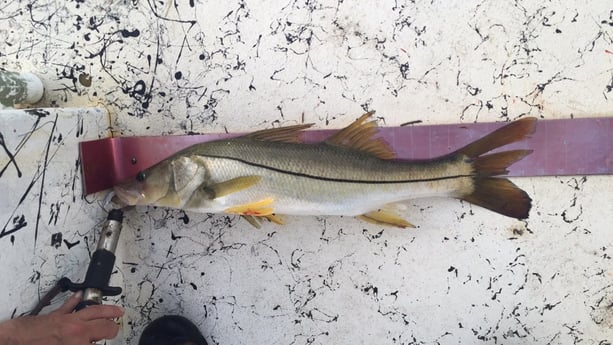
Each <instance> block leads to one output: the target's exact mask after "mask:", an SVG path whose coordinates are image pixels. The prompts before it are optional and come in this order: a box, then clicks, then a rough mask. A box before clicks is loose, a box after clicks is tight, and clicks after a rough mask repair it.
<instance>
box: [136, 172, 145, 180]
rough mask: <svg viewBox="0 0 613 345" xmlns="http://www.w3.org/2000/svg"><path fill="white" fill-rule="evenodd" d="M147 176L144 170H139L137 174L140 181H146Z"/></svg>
mask: <svg viewBox="0 0 613 345" xmlns="http://www.w3.org/2000/svg"><path fill="white" fill-rule="evenodd" d="M146 178H147V175H145V173H144V172H142V171H139V172H138V173H137V174H136V181H138V182H144V181H145V179H146Z"/></svg>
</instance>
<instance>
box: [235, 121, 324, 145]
mask: <svg viewBox="0 0 613 345" xmlns="http://www.w3.org/2000/svg"><path fill="white" fill-rule="evenodd" d="M311 126H313V124H312V123H307V124H304V125H294V126H285V127H279V128H270V129H264V130H261V131H257V132H253V133H250V134H247V135H246V136H245V138H249V139H253V140H259V141H276V142H282V143H300V141H301V140H300V135H301V134H302V131H303V130H305V129H307V128H309V127H311Z"/></svg>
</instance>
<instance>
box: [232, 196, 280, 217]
mask: <svg viewBox="0 0 613 345" xmlns="http://www.w3.org/2000/svg"><path fill="white" fill-rule="evenodd" d="M273 201H274V200H273V199H272V198H268V199H264V200H260V201H256V202H252V203H248V204H242V205H236V206H232V207H229V208H227V209H225V210H224V212H225V213H229V214H239V215H241V216H255V217H265V216H270V215H272V213H273V210H272V207H270V205H271V204H272V202H273Z"/></svg>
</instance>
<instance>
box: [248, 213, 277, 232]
mask: <svg viewBox="0 0 613 345" xmlns="http://www.w3.org/2000/svg"><path fill="white" fill-rule="evenodd" d="M241 217H242V218H243V219H245V220H246V221H247V222H249V224H251V225H252V226H253V227H254V228H256V229H260V228H261V227H262V223H261V221H260V220H261V219H262V218H266V219H268V221H270V222H273V223H275V224H279V225H284V224H285V222H284V221H283V219H282V218H281V217H279V216H278V215H276V214H271V215H268V216H263V217H256V216H246V215H241Z"/></svg>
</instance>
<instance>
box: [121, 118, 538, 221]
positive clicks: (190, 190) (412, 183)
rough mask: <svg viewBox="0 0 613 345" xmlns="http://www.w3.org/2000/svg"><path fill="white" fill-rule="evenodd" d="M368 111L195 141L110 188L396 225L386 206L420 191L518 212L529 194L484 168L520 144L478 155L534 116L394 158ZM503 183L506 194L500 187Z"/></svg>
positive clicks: (156, 200)
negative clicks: (335, 127)
mask: <svg viewBox="0 0 613 345" xmlns="http://www.w3.org/2000/svg"><path fill="white" fill-rule="evenodd" d="M369 116H370V114H365V115H364V116H362V117H361V118H360V119H358V120H357V121H356V122H354V124H352V125H351V126H349V127H347V128H345V129H344V130H342V131H340V132H339V133H337V134H336V135H335V136H333V137H332V138H330V139H328V140H326V141H325V142H322V143H317V144H303V143H300V142H298V136H299V134H300V132H301V131H302V130H303V129H305V128H306V127H307V126H304V125H301V126H290V127H284V128H277V129H272V130H264V131H260V132H255V133H253V134H251V135H247V136H244V137H240V138H235V139H226V140H218V141H212V142H206V143H201V144H197V145H194V146H192V147H189V148H187V149H185V150H183V151H181V152H179V153H177V154H175V155H174V156H172V157H170V158H168V159H166V160H165V161H162V162H161V163H159V164H157V165H155V166H153V167H151V168H149V169H147V170H145V171H143V172H141V173H139V174H138V175H137V177H136V178H135V179H134V180H132V181H128V182H126V183H124V184H121V185H118V186H116V187H115V192H116V195H117V197H118V198H119V199H120V200H121V201H122V202H123V203H124V204H128V205H157V206H163V207H172V208H179V209H184V210H188V211H194V212H204V213H233V214H240V215H242V216H246V217H249V218H250V219H251V220H254V217H256V218H257V217H266V218H269V219H271V220H273V221H276V220H279V219H278V218H277V217H276V216H275V215H278V214H285V215H345V216H360V217H361V218H362V219H364V220H367V221H370V222H374V223H378V224H387V225H395V226H403V227H404V226H410V223H408V222H406V221H404V219H402V217H400V216H399V215H397V214H396V213H395V211H394V210H393V205H394V204H397V203H400V202H403V201H405V200H409V199H416V198H424V197H452V198H460V199H465V200H468V201H470V202H473V203H475V204H478V205H481V206H485V207H488V205H484V204H483V203H484V202H485V203H492V204H493V205H489V206H490V207H488V208H490V209H494V211H496V212H499V213H502V214H506V215H509V216H512V217H516V218H525V217H527V212H528V211H529V208H530V198H529V197H528V196H527V195H526V194H525V193H524V192H523V191H521V190H519V189H518V188H517V187H515V186H514V185H513V184H512V183H511V182H510V181H508V180H507V179H502V178H495V177H492V176H495V175H499V174H501V173H505V172H506V167H507V166H508V165H509V164H512V163H513V162H515V161H517V160H519V159H521V158H523V157H524V156H525V155H526V154H528V153H529V151H525V150H516V151H507V153H505V154H491V155H486V156H483V157H485V158H481V157H480V156H481V155H482V153H484V152H487V151H489V150H491V149H493V148H495V147H498V146H501V145H505V144H507V143H509V142H512V141H516V140H520V139H522V138H523V137H525V136H526V135H527V134H529V133H531V131H532V130H533V129H534V120H533V119H527V120H524V121H523V123H522V122H520V125H515V126H514V127H511V129H508V127H505V128H507V129H506V130H505V128H503V129H502V130H499V131H497V132H498V134H496V132H495V133H493V134H490V135H489V136H487V137H485V138H483V139H481V140H480V141H477V142H475V143H473V144H470V145H468V146H466V147H465V148H463V149H461V150H458V151H456V152H454V153H452V154H449V155H446V156H443V157H439V158H435V159H432V160H420V161H407V160H396V159H393V152H392V151H391V150H390V148H389V147H388V146H387V144H386V143H385V142H384V141H382V140H381V139H376V138H375V135H376V125H375V123H374V121H371V122H367V120H368V118H369ZM505 135H506V136H508V138H505V137H504V136H505ZM496 137H498V138H496ZM501 137H502V138H501ZM492 146H495V147H492ZM483 150H487V151H484V152H482V151H483ZM473 151H474V152H473ZM480 159H481V163H482V164H481V165H479V164H477V163H479V161H480ZM488 165H494V166H488ZM483 181H486V182H483ZM492 183H493V184H494V185H492ZM483 184H485V185H486V187H487V188H489V189H491V188H494V192H503V194H502V195H499V197H500V198H503V202H500V201H494V200H489V199H491V198H492V196H491V195H490V194H491V193H492V192H493V191H492V190H486V192H487V193H486V195H480V193H481V192H483V191H480V190H479V188H480V187H483V186H482V185H483ZM500 188H502V189H503V190H501V191H498V189H500ZM507 190H511V192H512V193H511V194H512V195H505V194H508V193H507V192H508V191H507ZM475 197H477V198H476V199H475ZM479 197H482V198H481V199H483V198H485V199H487V200H481V199H479ZM504 198H510V199H509V200H508V202H507V201H504ZM517 198H519V200H515V199H517ZM514 205H515V206H514Z"/></svg>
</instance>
